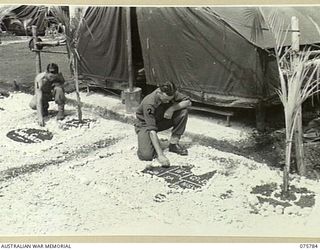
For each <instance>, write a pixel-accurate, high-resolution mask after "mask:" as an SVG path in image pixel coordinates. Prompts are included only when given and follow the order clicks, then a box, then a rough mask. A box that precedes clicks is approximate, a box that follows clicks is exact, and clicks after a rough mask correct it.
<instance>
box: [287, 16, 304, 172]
mask: <svg viewBox="0 0 320 250" xmlns="http://www.w3.org/2000/svg"><path fill="white" fill-rule="evenodd" d="M291 28H292V30H296V31H295V32H292V50H293V51H294V55H293V67H297V60H298V58H297V56H298V52H299V45H300V41H299V38H300V31H299V20H298V18H297V17H295V16H293V17H292V18H291ZM302 136H303V132H302V108H301V106H300V107H299V109H298V111H297V120H296V126H295V131H294V144H295V154H296V163H297V168H298V172H299V174H300V175H305V174H306V167H305V164H304V149H303V140H302Z"/></svg>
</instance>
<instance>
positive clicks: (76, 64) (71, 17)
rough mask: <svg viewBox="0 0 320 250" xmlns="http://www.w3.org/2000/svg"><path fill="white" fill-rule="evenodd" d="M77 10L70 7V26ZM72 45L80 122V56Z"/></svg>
mask: <svg viewBox="0 0 320 250" xmlns="http://www.w3.org/2000/svg"><path fill="white" fill-rule="evenodd" d="M76 12H77V8H75V7H71V6H70V7H69V17H70V28H71V27H72V25H71V23H72V20H73V18H75V17H76ZM71 46H73V47H72V48H70V49H71V53H72V55H71V56H73V65H74V69H73V72H74V81H75V86H76V96H77V102H78V105H77V110H78V120H79V122H82V111H81V99H80V94H79V78H78V77H79V76H78V58H77V54H76V51H75V50H76V49H77V48H76V45H75V44H72V45H71Z"/></svg>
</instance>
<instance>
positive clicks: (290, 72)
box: [245, 8, 320, 191]
mask: <svg viewBox="0 0 320 250" xmlns="http://www.w3.org/2000/svg"><path fill="white" fill-rule="evenodd" d="M245 15H246V17H247V18H248V19H251V20H252V27H253V28H252V33H251V34H252V40H253V41H255V40H256V39H257V38H258V37H259V36H260V37H261V36H263V27H265V29H266V30H268V31H269V32H271V33H272V35H273V38H274V56H275V59H276V62H277V66H278V72H279V79H280V87H279V88H278V89H277V93H278V95H279V98H280V100H281V102H282V105H283V108H284V116H285V127H286V160H285V167H284V175H283V183H284V185H283V189H284V191H287V190H288V185H289V184H288V179H289V177H288V175H289V171H290V162H291V161H290V160H291V149H292V141H293V137H294V131H295V128H296V124H297V117H298V111H299V109H301V106H302V103H303V102H304V101H305V100H306V99H307V98H308V97H310V96H313V95H314V94H315V93H317V92H318V91H319V86H320V82H319V77H318V76H319V72H320V71H319V64H318V63H317V62H318V61H317V60H318V57H317V56H314V55H313V52H312V51H311V48H308V47H306V48H305V49H304V50H303V51H296V49H295V48H294V47H293V46H287V47H286V46H284V42H285V41H286V39H287V36H288V34H289V32H295V31H292V30H290V25H291V24H290V23H286V21H285V20H286V19H285V17H284V16H283V15H281V14H279V13H278V10H277V9H276V8H275V9H274V10H273V11H271V12H270V13H269V14H268V15H266V14H265V13H264V11H263V9H262V8H255V9H248V10H247V11H246V12H245ZM315 25H316V24H315ZM317 27H318V26H317ZM319 31H320V29H319ZM319 34H320V32H319Z"/></svg>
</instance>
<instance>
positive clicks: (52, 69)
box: [47, 63, 59, 74]
mask: <svg viewBox="0 0 320 250" xmlns="http://www.w3.org/2000/svg"><path fill="white" fill-rule="evenodd" d="M47 72H48V73H55V74H58V73H59V67H58V65H57V64H55V63H49V64H48V66H47Z"/></svg>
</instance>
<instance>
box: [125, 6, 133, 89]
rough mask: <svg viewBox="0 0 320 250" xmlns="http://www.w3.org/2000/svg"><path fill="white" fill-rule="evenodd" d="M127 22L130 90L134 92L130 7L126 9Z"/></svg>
mask: <svg viewBox="0 0 320 250" xmlns="http://www.w3.org/2000/svg"><path fill="white" fill-rule="evenodd" d="M126 21H127V51H128V76H129V90H130V92H132V91H133V67H132V40H131V11H130V7H126Z"/></svg>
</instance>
